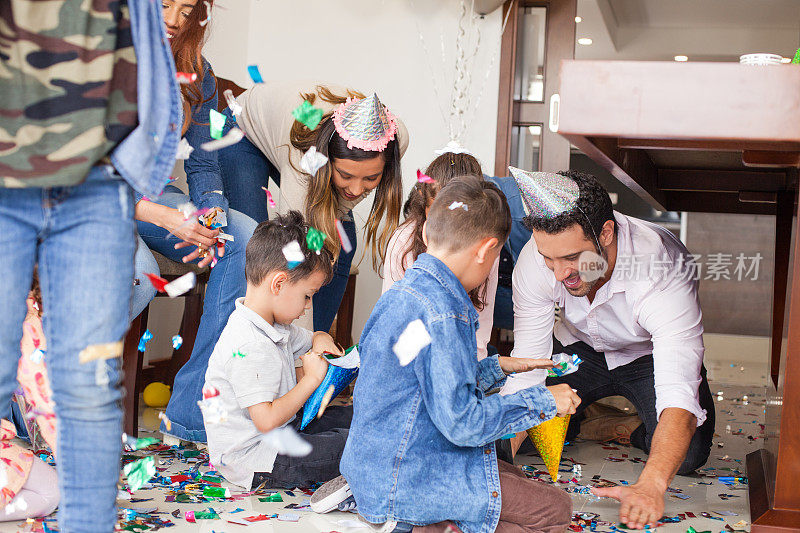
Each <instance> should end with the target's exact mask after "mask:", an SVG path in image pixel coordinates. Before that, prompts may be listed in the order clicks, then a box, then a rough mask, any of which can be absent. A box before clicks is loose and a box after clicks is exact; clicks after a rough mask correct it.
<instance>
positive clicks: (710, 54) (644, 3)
mask: <svg viewBox="0 0 800 533" xmlns="http://www.w3.org/2000/svg"><path fill="white" fill-rule="evenodd" d="M578 16H580V17H581V18H582V19H583V20H582V21H581V22H580V23H578V25H577V37H578V38H581V37H589V38H591V39H592V41H593V42H592V44H591V45H589V46H583V45H578V44H576V46H575V57H576V58H578V59H624V60H672V59H673V57H674V56H676V55H686V56H689V60H690V61H738V58H739V56H740V55H742V54H746V53H754V52H770V53H777V54H781V55H783V56H788V57H792V56H793V55H794V52H795V50H797V48H798V47H800V0H578Z"/></svg>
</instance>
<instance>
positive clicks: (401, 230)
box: [382, 152, 500, 359]
mask: <svg viewBox="0 0 800 533" xmlns="http://www.w3.org/2000/svg"><path fill="white" fill-rule="evenodd" d="M425 174H427V175H428V176H430V177H431V178H432V179H433V183H422V182H417V184H416V185H415V186H414V188H413V189H411V193H410V194H409V195H408V200H406V203H405V205H404V206H403V215H404V216H405V221H404V222H403V223H402V224H401V225H400V227H398V228H397V230H395V232H394V233H393V234H392V238H391V239H390V240H389V246H388V248H387V250H386V260H385V262H384V264H383V290H382V292H386V291H387V290H389V287H391V286H392V283H394V282H395V281H397V280H399V279H401V278H402V277H403V276H404V275H405V272H406V269H407V268H408V267H410V266H411V264H412V263H413V262H414V261H415V260H416V259H417V256H418V255H419V254H421V253H424V252H425V250H426V249H427V246H425V242H423V240H422V225H423V224H424V223H425V219H426V218H427V215H428V208H429V207H430V205H431V203H433V199H434V198H436V194H437V193H438V192H439V190H440V189H441V188H442V187H444V186H445V185H446V184H447V183H448V182H449V181H450V180H452V179H453V178H458V177H473V178H477V179H483V172H482V171H481V164H480V163H479V162H478V160H477V159H475V158H474V157H473V156H472V155H470V154H466V153H454V152H445V153H443V154H442V155H440V156H439V157H437V158H436V159H434V160H433V161H431V164H430V165H428V168H427V169H425ZM499 264H500V263H499V260H498V261H496V262H495V264H494V266H493V267H492V271H491V272H490V273H489V277H488V279H487V280H486V283H484V284H483V285H481V286H480V287H478V288H477V289H475V290H473V291H471V292H470V293H469V296H470V299H471V300H472V303H473V304H474V305H475V309H476V310H477V311H478V315H479V325H478V332H477V334H476V340H477V343H478V359H483V358H484V357H486V355H487V350H486V345H487V344H489V338H490V337H491V335H492V322H493V319H494V298H495V293H496V292H497V271H498V267H499Z"/></svg>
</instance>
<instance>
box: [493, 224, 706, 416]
mask: <svg viewBox="0 0 800 533" xmlns="http://www.w3.org/2000/svg"><path fill="white" fill-rule="evenodd" d="M614 218H615V220H616V222H617V226H618V230H617V261H616V264H615V267H614V272H613V274H612V276H611V278H610V279H609V280H608V282H606V283H605V284H604V285H603V286H602V287H601V288H600V289H599V290H598V291H597V294H596V295H595V298H594V301H592V302H591V303H590V302H589V299H588V298H587V297H586V296H583V297H580V298H578V297H575V296H572V295H571V294H570V293H569V292H568V291H567V289H566V288H565V287H564V285H563V284H562V283H561V282H558V281H556V278H555V275H554V274H553V272H552V271H551V270H550V269H549V268H548V267H547V265H546V264H545V262H544V258H543V257H542V255H541V254H540V253H539V251H538V248H537V247H536V241H535V239H533V238H531V240H530V241H528V243H527V244H526V245H525V247H524V248H523V249H522V252H521V253H520V256H519V259H518V260H517V263H516V265H515V266H514V275H513V282H512V286H513V290H514V350H513V352H512V354H511V355H512V356H514V357H534V358H549V357H550V354H551V353H552V350H553V339H552V337H553V335H555V337H556V339H558V341H559V342H560V343H561V344H562V345H564V346H567V345H569V344H573V343H575V342H578V341H583V342H585V343H586V344H588V345H589V346H591V347H592V348H593V349H594V350H595V351H597V352H602V353H604V354H605V359H606V363H607V365H608V368H609V370H611V369H614V368H617V367H619V366H622V365H625V364H628V363H630V362H631V361H634V360H636V359H638V358H639V357H642V356H644V355H648V354H653V365H654V373H655V389H656V412H657V416H659V417H660V416H661V411H663V410H664V409H666V408H667V407H679V408H681V409H685V410H686V411H689V412H690V413H692V414H694V415H695V416H696V417H697V425H698V426H700V425H701V424H702V423H703V422H704V421H705V419H706V411H705V410H704V409H702V408H701V407H700V397H699V394H698V387H699V385H700V382H701V377H700V367H701V365H702V364H703V352H704V347H703V323H702V313H701V311H700V303H699V301H698V298H697V280H696V279H695V277H696V276H694V275H693V272H692V271H693V269H692V264H691V260H690V259H689V258H690V257H691V256H690V254H689V252H688V251H687V250H686V247H685V246H683V244H682V243H681V242H680V241H679V240H678V239H677V238H676V237H675V236H674V235H673V234H672V233H670V232H669V231H667V230H666V229H664V228H662V227H660V226H658V225H655V224H651V223H649V222H645V221H643V220H639V219H636V218H632V217H628V216H626V215H623V214H621V213H617V212H614ZM555 305H558V306H559V307H560V308H561V320H559V321H557V322H556V321H555V313H554V307H555ZM544 377H545V371H543V370H535V371H532V372H526V373H523V374H516V375H513V376H510V377H509V379H508V381H507V383H506V385H505V387H504V388H503V391H502V392H503V393H510V392H513V391H516V390H520V389H521V388H525V387H528V386H531V385H532V384H539V383H541V382H542V381H543V380H544Z"/></svg>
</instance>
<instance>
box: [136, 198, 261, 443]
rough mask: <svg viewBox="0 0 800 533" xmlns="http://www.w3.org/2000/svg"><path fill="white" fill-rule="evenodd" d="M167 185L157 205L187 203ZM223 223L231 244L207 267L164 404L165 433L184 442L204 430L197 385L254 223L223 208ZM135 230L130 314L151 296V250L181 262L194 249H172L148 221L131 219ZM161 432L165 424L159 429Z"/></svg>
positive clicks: (232, 296)
mask: <svg viewBox="0 0 800 533" xmlns="http://www.w3.org/2000/svg"><path fill="white" fill-rule="evenodd" d="M174 190H176V189H174V188H171V189H170V190H169V192H165V193H164V194H162V195H161V196H160V197H159V198H158V203H159V204H162V205H166V206H169V207H177V206H178V205H180V204H182V203H186V202H188V201H189V197H188V196H186V195H184V194H183V193H179V192H172V191H174ZM227 215H228V226H227V227H226V228H223V231H224V232H225V233H227V234H229V235H232V236H233V239H234V240H233V242H228V243H227V244H226V245H225V255H223V256H222V258H220V260H219V261H218V262H217V265H216V266H215V267H214V268H213V269H211V274H210V276H209V279H208V286H207V287H206V293H205V300H204V303H203V316H202V317H201V318H200V327H199V328H198V330H197V338H196V339H195V342H194V348H193V349H192V355H191V357H190V358H189V361H187V362H186V364H185V365H183V367H182V368H181V369H180V370H179V371H178V374H177V375H176V376H175V383H174V386H173V388H172V389H173V390H172V397H171V398H170V401H169V405H167V417H168V418H169V419H170V421H171V422H172V428H171V430H170V431H169V432H168V433H170V434H172V435H175V436H176V437H179V438H181V439H184V440H190V441H197V442H205V440H206V432H205V429H204V426H203V416H202V414H201V413H200V408H199V407H198V406H197V401H198V400H201V399H202V392H201V390H202V388H203V383H204V382H205V374H206V369H207V368H208V359H209V357H211V352H212V351H213V350H214V345H216V344H217V340H218V339H219V336H220V334H221V333H222V330H223V329H224V328H225V324H227V322H228V317H229V316H230V314H231V313H232V312H233V308H234V301H235V300H236V298H239V297H241V296H244V293H245V289H246V288H247V284H246V282H245V277H244V256H245V253H244V252H245V247H246V246H247V242H248V241H249V240H250V237H251V236H252V235H253V231H255V229H256V223H255V222H254V221H253V220H252V219H251V218H250V217H248V216H245V215H243V214H242V213H239V212H238V211H234V210H232V209H231V210H229V211H228V213H227ZM136 225H137V227H138V230H139V249H138V250H137V251H136V277H137V278H139V280H140V283H139V285H137V286H136V287H135V288H134V306H133V311H132V316H136V315H138V314H139V313H141V311H142V309H144V307H145V306H146V305H147V304H148V303H149V302H150V300H151V299H152V298H153V296H155V289H154V288H153V286H152V284H151V283H150V282H149V281H148V280H147V278H146V277H145V276H144V272H152V273H155V274H158V267H157V265H156V262H155V259H154V258H153V254H152V253H151V252H150V250H154V251H156V252H158V253H160V254H162V255H164V256H165V257H167V258H168V259H171V260H173V261H177V262H181V259H182V258H183V256H184V255H187V254H189V253H191V252H192V251H194V250H195V249H196V248H194V247H186V248H180V249H178V250H176V249H175V244H177V243H179V242H181V241H180V239H178V238H177V237H175V236H174V235H170V236H167V230H165V229H164V228H160V227H158V226H156V225H154V224H150V223H149V222H137V223H136ZM162 430H165V428H163V427H162Z"/></svg>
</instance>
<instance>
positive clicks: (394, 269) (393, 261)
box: [381, 224, 500, 360]
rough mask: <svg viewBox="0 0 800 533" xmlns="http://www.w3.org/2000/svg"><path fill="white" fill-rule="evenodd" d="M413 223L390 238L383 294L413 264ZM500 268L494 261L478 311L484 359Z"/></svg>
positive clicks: (479, 342) (405, 225)
mask: <svg viewBox="0 0 800 533" xmlns="http://www.w3.org/2000/svg"><path fill="white" fill-rule="evenodd" d="M413 230H414V226H413V224H403V225H401V226H400V227H399V228H397V230H395V232H394V234H392V238H391V239H389V246H388V248H387V249H386V260H385V261H384V263H383V287H382V290H381V294H383V293H384V292H386V291H388V290H389V287H391V286H392V284H393V283H394V282H395V281H398V280H400V279H402V278H403V275H405V272H406V269H407V268H408V267H410V266H411V264H412V263H413V262H414V259H413V258H412V257H411V254H408V255H406V256H405V257H403V256H404V254H405V251H406V249H407V248H408V246H409V244H410V242H411V236H412V234H413ZM499 268H500V259H499V258H498V260H497V261H495V262H494V265H493V266H492V270H491V271H490V272H489V278H488V285H487V287H486V305H485V306H484V307H483V310H482V311H478V331H477V333H476V334H475V337H476V339H475V340H476V341H477V343H478V359H479V360H480V359H483V358H484V357H486V355H487V349H486V346H487V345H488V344H489V339H490V337H491V336H492V323H493V321H494V298H495V293H496V292H497V273H498V269H499Z"/></svg>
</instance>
